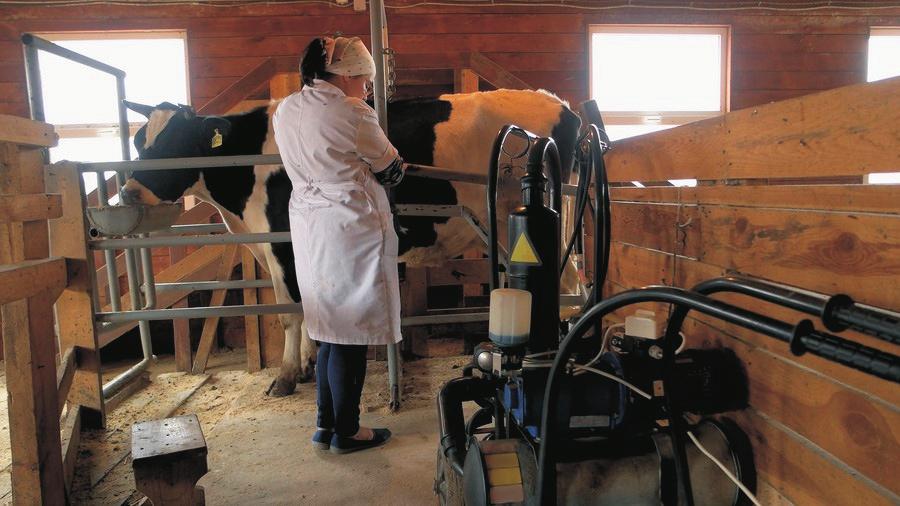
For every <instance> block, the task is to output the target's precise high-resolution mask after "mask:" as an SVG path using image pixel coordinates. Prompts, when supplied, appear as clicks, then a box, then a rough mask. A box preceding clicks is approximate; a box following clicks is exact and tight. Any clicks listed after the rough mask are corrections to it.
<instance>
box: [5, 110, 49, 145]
mask: <svg viewBox="0 0 900 506" xmlns="http://www.w3.org/2000/svg"><path fill="white" fill-rule="evenodd" d="M58 140H59V136H57V135H56V132H55V131H54V130H53V125H49V124H47V123H40V122H37V121H31V120H29V119H25V118H20V117H18V116H8V115H6V114H0V142H9V143H12V144H19V145H22V146H31V147H50V146H56V142H57V141H58Z"/></svg>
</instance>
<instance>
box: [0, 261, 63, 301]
mask: <svg viewBox="0 0 900 506" xmlns="http://www.w3.org/2000/svg"><path fill="white" fill-rule="evenodd" d="M66 275H67V274H66V261H65V259H63V258H46V259H43V260H28V261H25V262H21V263H17V264H12V265H0V286H2V287H3V291H2V292H0V305H3V304H6V303H9V302H13V301H16V300H19V299H27V298H28V297H33V296H34V295H36V294H38V293H43V294H49V296H50V297H51V299H50V301H51V302H52V301H54V300H56V296H58V295H59V293H60V292H61V291H62V290H63V288H65V286H66Z"/></svg>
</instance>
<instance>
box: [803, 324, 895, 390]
mask: <svg viewBox="0 0 900 506" xmlns="http://www.w3.org/2000/svg"><path fill="white" fill-rule="evenodd" d="M791 351H792V352H793V353H794V354H795V355H802V354H804V353H805V352H807V351H808V352H810V353H812V354H813V355H817V356H820V357H822V358H826V359H828V360H831V361H833V362H837V363H839V364H842V365H845V366H847V367H852V368H853V369H857V370H859V371H862V372H865V373H868V374H871V375H873V376H878V377H879V378H883V379H886V380H888V381H893V382H894V383H900V357H897V356H896V355H892V354H890V353H885V352H883V351H881V350H877V349H875V348H870V347H868V346H865V345H862V344H859V343H856V342H853V341H849V340H847V339H843V338H841V337H838V336H835V335H831V334H828V333H825V332H818V331H813V332H810V333H809V334H806V335H801V336H798V338H796V339H794V340H793V341H792V342H791Z"/></svg>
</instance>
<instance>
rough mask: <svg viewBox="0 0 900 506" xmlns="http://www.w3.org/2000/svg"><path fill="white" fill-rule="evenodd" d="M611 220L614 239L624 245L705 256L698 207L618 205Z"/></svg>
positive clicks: (694, 256)
mask: <svg viewBox="0 0 900 506" xmlns="http://www.w3.org/2000/svg"><path fill="white" fill-rule="evenodd" d="M611 218H612V219H611V225H612V237H615V238H617V239H618V240H620V241H621V242H624V243H628V244H634V245H636V246H642V247H645V248H651V249H656V250H660V251H667V252H670V253H675V254H678V255H684V256H689V257H693V258H696V257H698V256H699V255H701V254H702V250H701V246H702V241H701V240H700V239H699V237H700V236H701V234H702V232H703V227H704V223H705V222H704V220H701V219H699V218H700V216H699V211H698V208H697V207H696V206H682V205H670V204H651V205H644V204H634V203H623V202H621V203H620V202H615V203H613V204H612V206H611Z"/></svg>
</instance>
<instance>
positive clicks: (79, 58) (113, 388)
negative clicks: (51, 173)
mask: <svg viewBox="0 0 900 506" xmlns="http://www.w3.org/2000/svg"><path fill="white" fill-rule="evenodd" d="M22 44H23V45H24V54H25V77H26V81H27V83H28V103H29V106H30V108H31V119H33V120H35V121H45V120H46V115H45V112H44V98H43V96H44V95H43V90H42V86H41V69H40V61H39V56H38V51H46V52H48V53H51V54H54V55H56V56H59V57H61V58H65V59H67V60H69V61H72V62H75V63H80V64H82V65H85V66H87V67H90V68H92V69H95V70H97V71H100V72H103V73H106V74H109V75H111V76H113V77H114V78H115V79H116V107H117V111H118V117H119V139H120V144H121V148H122V159H123V160H129V159H130V158H131V148H130V146H129V125H128V110H127V109H126V108H125V104H124V102H123V101H124V100H125V71H123V70H121V69H118V68H116V67H113V66H111V65H107V64H106V63H103V62H101V61H98V60H95V59H93V58H90V57H88V56H85V55H83V54H80V53H77V52H75V51H72V50H71V49H66V48H64V47H62V46H59V45H57V44H54V43H53V42H50V41H49V40H46V39H43V38H41V37H38V36H36V35H33V34H30V33H26V34H24V35H22ZM103 174H104V173H103V172H100V173H98V174H97V198H98V201H99V204H100V206H106V205H108V204H109V195H108V194H107V191H106V178H105V176H104V175H103ZM126 176H127V174H122V173H121V172H116V176H115V177H116V184H117V185H118V186H119V187H121V186H122V185H124V184H125V177H126ZM138 256H139V257H140V259H138V258H137V257H138ZM104 259H105V260H106V274H107V278H108V287H109V288H108V290H109V301H110V307H111V308H112V309H113V310H114V311H118V310H120V309H121V307H120V303H119V299H120V298H121V295H120V293H119V273H118V270H117V268H116V256H115V251H113V250H107V251H104ZM139 263H140V264H141V265H140V266H139V265H138V264H139ZM125 269H126V272H127V275H128V291H129V295H130V300H131V306H132V308H133V309H135V308H143V309H147V308H149V307H153V306H154V305H155V304H156V292H155V291H154V290H153V288H152V279H153V259H152V257H151V255H150V250H149V249H146V248H143V249H141V250H140V251H139V252H138V255H135V251H134V249H126V250H125ZM139 273H142V274H143V278H144V280H145V284H144V299H145V300H144V304H143V305H142V303H141V302H142V301H141V292H140V289H139V287H138V283H139V279H140V274H139ZM146 280H150V283H149V284H147V283H146ZM97 292H98V291H97V290H96V289H95V290H92V293H93V297H94V299H93V304H94V309H95V311H96V310H99V309H100V302H99V294H98V293H97ZM138 328H139V329H140V335H141V349H142V351H143V357H144V358H143V360H141V362H140V363H138V364H136V365H135V366H133V367H131V368H130V369H128V370H127V371H125V372H123V373H122V374H120V375H119V376H117V377H115V378H113V379H112V380H111V381H110V382H109V383H107V384H106V385H104V386H103V395H104V396H105V397H110V396H112V395H113V394H115V393H116V392H117V391H118V390H120V389H121V388H122V387H123V386H125V385H126V384H127V383H128V382H129V381H131V380H132V379H134V378H136V377H137V376H138V375H139V374H140V373H141V372H143V371H144V369H146V368H147V366H149V365H150V362H151V360H152V359H153V348H152V343H151V340H150V326H149V324H148V323H147V321H139V322H138Z"/></svg>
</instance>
